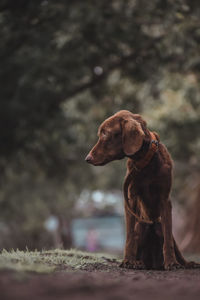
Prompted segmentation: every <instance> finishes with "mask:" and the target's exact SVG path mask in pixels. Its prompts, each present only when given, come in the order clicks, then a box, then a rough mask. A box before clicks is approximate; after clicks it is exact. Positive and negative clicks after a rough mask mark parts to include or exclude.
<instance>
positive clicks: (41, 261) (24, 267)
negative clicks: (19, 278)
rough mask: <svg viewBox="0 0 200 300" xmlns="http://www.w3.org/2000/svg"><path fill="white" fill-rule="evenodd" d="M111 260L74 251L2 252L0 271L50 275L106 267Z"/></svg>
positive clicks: (95, 254)
mask: <svg viewBox="0 0 200 300" xmlns="http://www.w3.org/2000/svg"><path fill="white" fill-rule="evenodd" d="M113 259H114V258H113V257H112V256H110V255H108V254H101V253H88V252H82V251H78V250H75V249H71V250H61V249H55V250H48V251H45V250H43V251H28V250H26V251H19V250H15V251H14V250H12V251H10V252H8V251H6V250H3V251H2V252H1V253H0V269H11V270H16V271H23V272H26V271H29V272H37V273H51V272H54V271H60V270H67V269H68V270H69V269H71V270H77V269H84V268H85V266H87V265H90V264H93V265H99V264H101V265H105V266H106V265H107V262H108V261H112V260H113ZM114 260H115V259H114Z"/></svg>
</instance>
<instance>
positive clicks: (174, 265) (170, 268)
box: [164, 262, 184, 271]
mask: <svg viewBox="0 0 200 300" xmlns="http://www.w3.org/2000/svg"><path fill="white" fill-rule="evenodd" d="M164 269H165V270H166V271H175V270H179V269H184V266H182V265H181V264H179V263H177V262H170V263H166V264H165V265H164Z"/></svg>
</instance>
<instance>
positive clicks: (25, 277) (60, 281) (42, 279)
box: [0, 259, 200, 300]
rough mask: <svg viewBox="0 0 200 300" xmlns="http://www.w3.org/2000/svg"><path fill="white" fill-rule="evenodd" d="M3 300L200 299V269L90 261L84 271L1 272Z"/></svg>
mask: <svg viewBox="0 0 200 300" xmlns="http://www.w3.org/2000/svg"><path fill="white" fill-rule="evenodd" d="M0 299H1V300H11V299H15V300H18V299H19V300H25V299H26V300H27V299H28V300H32V299H34V300H46V299H47V300H51V299H73V300H76V299H82V300H84V299H95V300H98V299H109V300H112V299H113V300H114V299H115V300H120V299H139V300H140V299H148V300H151V299H154V300H156V299H158V300H161V299H162V300H165V299H166V300H169V299H170V300H173V299H176V300H179V299H180V300H185V299H190V300H191V299H192V300H193V299H194V300H195V299H198V300H199V299H200V269H195V270H183V269H182V270H177V271H136V270H126V269H121V268H119V267H118V262H117V261H115V260H110V261H109V260H108V259H107V265H106V266H105V265H102V264H98V263H96V264H88V265H86V266H85V267H84V268H83V269H82V270H73V269H71V268H68V267H63V270H59V271H56V272H54V273H53V274H37V273H33V272H28V273H27V272H25V273H23V272H17V271H8V270H7V271H5V270H4V271H1V272H0Z"/></svg>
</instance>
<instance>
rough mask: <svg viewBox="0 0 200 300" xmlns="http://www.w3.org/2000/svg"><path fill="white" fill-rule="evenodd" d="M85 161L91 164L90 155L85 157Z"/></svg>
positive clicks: (91, 158)
mask: <svg viewBox="0 0 200 300" xmlns="http://www.w3.org/2000/svg"><path fill="white" fill-rule="evenodd" d="M85 160H86V161H87V162H88V163H91V162H92V160H93V157H92V155H91V154H88V155H87V156H86V158H85Z"/></svg>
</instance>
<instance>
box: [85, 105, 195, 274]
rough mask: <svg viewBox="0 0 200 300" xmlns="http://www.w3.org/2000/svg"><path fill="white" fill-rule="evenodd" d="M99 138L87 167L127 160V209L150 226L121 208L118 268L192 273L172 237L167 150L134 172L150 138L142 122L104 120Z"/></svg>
mask: <svg viewBox="0 0 200 300" xmlns="http://www.w3.org/2000/svg"><path fill="white" fill-rule="evenodd" d="M154 134H155V135H156V137H157V139H158V140H159V137H158V135H157V134H156V133H154ZM98 135H99V140H98V142H97V144H96V145H95V146H94V147H93V148H92V150H91V151H90V153H89V154H88V156H87V157H86V161H87V162H89V163H91V164H93V165H96V166H98V165H105V164H106V163H108V162H110V161H113V160H116V159H122V158H124V157H128V161H127V174H126V179H125V184H126V183H127V182H126V180H128V179H129V182H128V185H127V187H128V191H127V193H128V196H129V199H130V206H131V208H132V210H133V211H134V213H136V214H137V215H138V216H139V217H140V218H143V219H146V220H149V221H150V223H152V224H143V223H142V222H138V221H137V219H136V218H135V217H134V216H133V215H132V214H130V212H129V211H128V209H127V207H126V205H125V217H126V245H125V250H124V260H123V262H122V264H121V266H122V267H126V268H133V269H143V268H154V269H162V268H164V269H167V270H171V269H176V268H180V267H193V266H194V265H195V264H194V263H192V262H190V263H189V262H186V260H185V259H184V258H183V256H182V254H181V252H180V250H179V249H178V247H177V244H176V242H175V240H174V238H173V235H172V205H171V201H170V190H171V184H172V159H171V157H170V154H169V152H168V151H167V149H166V147H165V146H164V145H163V144H162V143H159V146H158V151H157V152H156V153H155V154H154V155H153V157H152V159H151V161H150V162H149V163H148V165H147V166H145V167H144V168H143V169H142V170H138V171H136V170H135V168H134V161H138V160H141V159H142V158H143V157H144V155H145V154H146V153H147V151H148V149H149V146H150V141H151V137H150V131H149V130H148V128H147V124H146V122H145V121H144V120H143V119H142V117H141V116H140V115H138V114H133V113H131V112H129V111H126V110H122V111H119V112H117V113H116V114H114V115H113V116H111V117H110V118H108V119H107V120H105V121H104V122H103V123H102V124H101V126H100V127H99V130H98ZM130 175H131V179H130Z"/></svg>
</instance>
